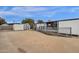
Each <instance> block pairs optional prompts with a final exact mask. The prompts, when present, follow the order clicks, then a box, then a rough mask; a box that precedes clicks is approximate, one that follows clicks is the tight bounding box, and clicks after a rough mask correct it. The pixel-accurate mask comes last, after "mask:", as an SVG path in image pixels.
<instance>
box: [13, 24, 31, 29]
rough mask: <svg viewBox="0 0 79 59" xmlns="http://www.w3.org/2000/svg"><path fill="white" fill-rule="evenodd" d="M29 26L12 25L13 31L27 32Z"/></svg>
mask: <svg viewBox="0 0 79 59" xmlns="http://www.w3.org/2000/svg"><path fill="white" fill-rule="evenodd" d="M29 29H30V25H29V24H14V25H13V30H29Z"/></svg>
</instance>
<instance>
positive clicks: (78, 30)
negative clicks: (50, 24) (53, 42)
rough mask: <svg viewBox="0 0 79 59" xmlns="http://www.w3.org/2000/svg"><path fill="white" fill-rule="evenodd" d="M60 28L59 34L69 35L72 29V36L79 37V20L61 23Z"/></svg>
mask: <svg viewBox="0 0 79 59" xmlns="http://www.w3.org/2000/svg"><path fill="white" fill-rule="evenodd" d="M58 27H59V30H58V32H59V33H69V31H70V29H69V28H71V33H72V34H75V35H79V20H70V21H59V24H58ZM62 28H63V29H62ZM67 28H68V29H67Z"/></svg>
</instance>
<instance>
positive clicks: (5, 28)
mask: <svg viewBox="0 0 79 59" xmlns="http://www.w3.org/2000/svg"><path fill="white" fill-rule="evenodd" d="M0 30H13V26H12V25H8V24H2V25H0Z"/></svg>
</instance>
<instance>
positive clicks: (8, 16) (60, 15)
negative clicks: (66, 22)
mask: <svg viewBox="0 0 79 59" xmlns="http://www.w3.org/2000/svg"><path fill="white" fill-rule="evenodd" d="M0 17H3V18H4V19H5V20H6V21H7V22H8V23H11V22H21V21H22V20H23V19H24V18H33V19H34V20H35V21H37V20H39V19H40V20H44V21H48V20H51V21H54V20H63V19H69V18H79V6H0Z"/></svg>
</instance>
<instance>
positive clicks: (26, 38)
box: [0, 30, 79, 53]
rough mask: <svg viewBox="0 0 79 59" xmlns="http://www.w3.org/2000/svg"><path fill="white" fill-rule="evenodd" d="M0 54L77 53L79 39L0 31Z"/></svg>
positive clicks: (32, 32) (29, 32) (38, 33)
mask: <svg viewBox="0 0 79 59" xmlns="http://www.w3.org/2000/svg"><path fill="white" fill-rule="evenodd" d="M0 52H8V53H14V52H16V53H17V52H26V53H34V52H35V53H37V52H38V53H44V52H50V53H52V52H62V53H63V52H79V37H71V38H68V37H60V36H50V35H45V34H43V33H40V32H36V31H32V30H29V31H2V32H0Z"/></svg>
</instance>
